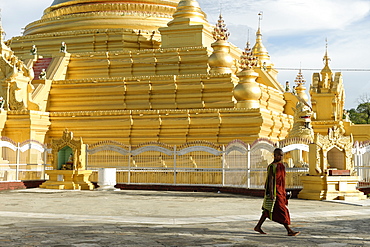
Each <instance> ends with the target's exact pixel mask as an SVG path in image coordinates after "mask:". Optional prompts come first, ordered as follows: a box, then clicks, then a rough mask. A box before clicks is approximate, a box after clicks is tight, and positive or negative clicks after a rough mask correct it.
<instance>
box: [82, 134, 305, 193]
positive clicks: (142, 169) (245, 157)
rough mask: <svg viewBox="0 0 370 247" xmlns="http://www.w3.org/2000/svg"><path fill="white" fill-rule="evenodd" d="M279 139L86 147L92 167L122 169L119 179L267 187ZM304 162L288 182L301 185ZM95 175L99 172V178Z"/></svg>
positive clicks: (292, 170)
mask: <svg viewBox="0 0 370 247" xmlns="http://www.w3.org/2000/svg"><path fill="white" fill-rule="evenodd" d="M274 149H275V145H274V143H271V142H270V141H268V140H258V141H256V142H255V143H253V144H252V145H248V144H245V143H244V142H242V141H239V140H235V141H232V142H230V143H229V144H228V145H226V146H223V145H216V144H213V143H210V142H205V141H203V142H202V141H198V142H192V143H187V144H184V145H180V146H176V145H174V146H170V145H165V144H161V143H147V144H143V145H139V146H126V145H124V144H121V143H117V142H100V143H96V144H93V145H90V146H89V147H88V149H87V154H88V156H87V157H88V159H87V160H88V166H87V167H88V169H90V170H97V169H98V168H101V167H111V168H116V169H117V182H118V183H126V184H171V185H212V186H215V185H218V186H234V187H243V188H256V189H257V188H263V186H264V183H265V178H266V167H267V165H268V164H269V163H271V162H272V160H273V155H272V152H273V150H274ZM307 172H308V169H307V168H304V167H299V168H297V167H295V168H287V188H290V189H293V188H301V187H302V184H301V183H300V179H299V177H300V176H302V175H305V174H307ZM93 179H96V176H95V178H93Z"/></svg>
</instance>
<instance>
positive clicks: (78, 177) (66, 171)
mask: <svg viewBox="0 0 370 247" xmlns="http://www.w3.org/2000/svg"><path fill="white" fill-rule="evenodd" d="M52 154H53V160H52V166H53V168H54V170H51V171H47V172H46V173H47V174H48V175H49V180H48V181H46V182H45V183H43V184H42V185H41V186H40V187H41V188H46V189H67V190H75V189H82V190H92V189H94V185H93V184H92V183H91V182H90V181H89V177H90V175H91V173H92V171H89V170H86V144H84V143H83V141H82V138H80V139H78V140H76V139H73V133H72V132H69V131H68V130H65V131H64V132H63V136H62V138H61V139H58V140H52Z"/></svg>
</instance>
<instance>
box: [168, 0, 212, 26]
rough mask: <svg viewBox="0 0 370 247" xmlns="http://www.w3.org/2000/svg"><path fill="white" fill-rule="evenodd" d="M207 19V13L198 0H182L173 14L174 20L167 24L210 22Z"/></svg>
mask: <svg viewBox="0 0 370 247" xmlns="http://www.w3.org/2000/svg"><path fill="white" fill-rule="evenodd" d="M206 19H207V16H206V14H205V13H204V12H203V11H202V9H201V7H200V5H199V3H198V2H197V1H196V0H181V1H180V2H179V4H178V6H177V8H176V12H175V13H174V14H173V20H172V21H170V22H169V23H168V24H167V26H173V25H182V24H190V25H198V24H208V22H207V20H206Z"/></svg>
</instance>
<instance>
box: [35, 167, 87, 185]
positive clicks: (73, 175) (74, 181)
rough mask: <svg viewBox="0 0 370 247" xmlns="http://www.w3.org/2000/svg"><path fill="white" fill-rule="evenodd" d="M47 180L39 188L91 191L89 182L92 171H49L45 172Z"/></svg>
mask: <svg viewBox="0 0 370 247" xmlns="http://www.w3.org/2000/svg"><path fill="white" fill-rule="evenodd" d="M46 174H47V175H49V180H48V181H46V182H45V183H43V184H42V185H40V188H45V189H57V190H93V189H94V185H93V184H92V183H91V182H90V181H89V177H90V175H91V174H92V171H88V170H83V171H75V170H51V171H46Z"/></svg>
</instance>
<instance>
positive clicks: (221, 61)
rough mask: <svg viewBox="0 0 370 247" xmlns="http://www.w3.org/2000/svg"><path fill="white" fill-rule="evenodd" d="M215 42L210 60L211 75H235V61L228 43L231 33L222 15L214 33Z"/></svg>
mask: <svg viewBox="0 0 370 247" xmlns="http://www.w3.org/2000/svg"><path fill="white" fill-rule="evenodd" d="M212 34H213V38H214V39H215V42H213V43H212V44H211V46H212V48H213V52H212V54H211V56H210V57H209V58H208V64H209V67H210V68H211V70H210V72H211V73H233V70H232V67H233V65H234V59H233V58H232V56H231V55H230V44H229V42H228V41H227V39H228V37H229V35H230V33H229V32H228V31H227V28H226V25H225V23H224V20H223V18H222V15H221V13H220V17H219V19H218V21H217V24H216V26H215V28H214V30H213V32H212Z"/></svg>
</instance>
